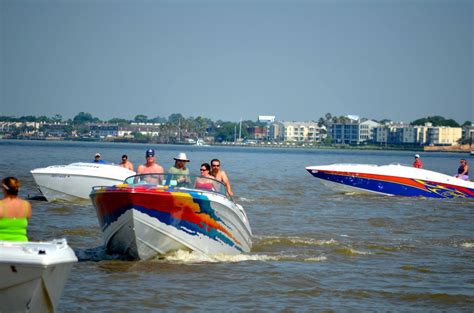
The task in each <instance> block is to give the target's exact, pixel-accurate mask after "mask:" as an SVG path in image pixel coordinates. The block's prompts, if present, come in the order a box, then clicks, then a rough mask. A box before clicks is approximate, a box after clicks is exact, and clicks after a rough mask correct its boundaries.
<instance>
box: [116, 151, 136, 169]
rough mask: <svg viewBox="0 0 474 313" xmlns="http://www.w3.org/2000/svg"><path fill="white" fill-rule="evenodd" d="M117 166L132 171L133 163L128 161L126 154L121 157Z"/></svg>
mask: <svg viewBox="0 0 474 313" xmlns="http://www.w3.org/2000/svg"><path fill="white" fill-rule="evenodd" d="M119 166H121V167H125V168H126V169H129V170H131V171H133V163H132V162H130V161H129V160H128V155H126V154H124V155H122V162H120V164H119Z"/></svg>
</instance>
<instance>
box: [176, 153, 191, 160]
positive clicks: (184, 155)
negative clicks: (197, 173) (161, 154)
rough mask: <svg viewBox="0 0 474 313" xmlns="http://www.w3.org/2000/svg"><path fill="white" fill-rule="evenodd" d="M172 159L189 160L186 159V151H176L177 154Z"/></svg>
mask: <svg viewBox="0 0 474 313" xmlns="http://www.w3.org/2000/svg"><path fill="white" fill-rule="evenodd" d="M174 159H175V160H181V161H186V162H189V159H188V157H187V156H186V153H184V152H180V153H178V155H177V156H175V157H174Z"/></svg>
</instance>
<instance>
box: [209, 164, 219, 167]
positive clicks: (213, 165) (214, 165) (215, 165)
mask: <svg viewBox="0 0 474 313" xmlns="http://www.w3.org/2000/svg"><path fill="white" fill-rule="evenodd" d="M211 166H212V167H220V166H221V165H220V164H212V165H211Z"/></svg>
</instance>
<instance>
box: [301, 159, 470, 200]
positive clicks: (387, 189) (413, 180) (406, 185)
mask: <svg viewBox="0 0 474 313" xmlns="http://www.w3.org/2000/svg"><path fill="white" fill-rule="evenodd" d="M306 170H307V171H308V172H309V173H310V174H312V175H313V176H314V177H316V178H319V179H321V181H322V182H323V183H325V184H326V185H328V186H330V187H332V188H334V189H336V190H339V191H342V192H354V191H355V192H368V193H378V194H385V195H390V196H408V197H410V196H415V197H428V198H474V182H469V181H464V180H462V179H459V178H456V177H453V176H449V175H445V174H442V173H438V172H434V171H430V170H425V169H419V168H414V167H409V166H404V165H400V164H390V165H382V166H378V165H370V164H332V165H321V166H309V167H307V168H306Z"/></svg>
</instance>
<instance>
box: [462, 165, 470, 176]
mask: <svg viewBox="0 0 474 313" xmlns="http://www.w3.org/2000/svg"><path fill="white" fill-rule="evenodd" d="M467 173H469V166H468V165H467V164H466V165H465V166H464V172H462V173H461V175H466V174H467Z"/></svg>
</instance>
